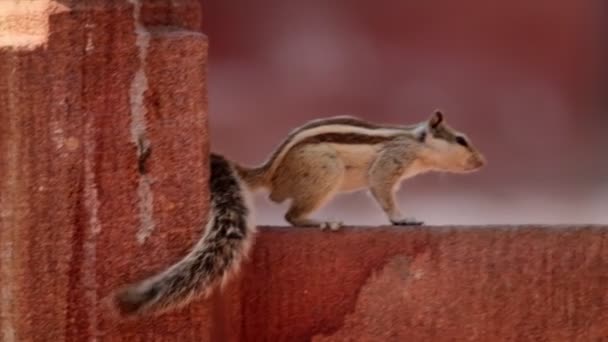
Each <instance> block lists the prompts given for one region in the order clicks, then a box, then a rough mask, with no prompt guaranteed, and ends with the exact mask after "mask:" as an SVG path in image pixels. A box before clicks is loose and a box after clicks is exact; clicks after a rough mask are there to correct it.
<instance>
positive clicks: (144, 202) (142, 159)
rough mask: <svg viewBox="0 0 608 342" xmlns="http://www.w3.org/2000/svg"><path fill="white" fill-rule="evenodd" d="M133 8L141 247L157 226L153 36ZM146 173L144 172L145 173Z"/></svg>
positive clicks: (133, 96) (134, 120) (134, 131)
mask: <svg viewBox="0 0 608 342" xmlns="http://www.w3.org/2000/svg"><path fill="white" fill-rule="evenodd" d="M129 3H131V4H132V5H133V23H134V26H135V37H136V39H135V45H136V46H137V48H138V49H139V68H138V69H137V71H136V72H135V76H134V78H133V81H132V82H131V89H130V94H129V95H130V96H129V98H130V104H131V139H132V141H133V143H134V144H135V146H136V148H137V158H138V171H139V172H140V175H139V180H138V186H137V196H138V198H139V201H138V210H139V220H140V227H139V230H138V232H137V241H138V242H139V243H140V244H142V243H144V242H145V241H146V239H147V238H148V237H149V236H150V234H152V232H153V231H154V228H155V222H154V217H153V213H154V193H153V192H152V188H151V184H152V181H151V179H150V177H149V176H148V175H147V174H146V172H145V171H146V168H145V163H146V161H147V159H148V158H149V156H150V151H151V150H150V141H149V139H148V138H147V136H146V106H145V103H144V100H145V93H146V91H147V90H148V78H147V76H146V58H147V54H148V46H149V45H150V32H148V30H147V29H146V27H145V26H144V25H143V24H142V22H141V17H140V15H141V1H140V0H129ZM142 171H143V172H142Z"/></svg>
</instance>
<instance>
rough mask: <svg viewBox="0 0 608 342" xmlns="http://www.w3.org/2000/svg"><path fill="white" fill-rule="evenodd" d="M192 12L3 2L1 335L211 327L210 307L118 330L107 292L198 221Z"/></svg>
mask: <svg viewBox="0 0 608 342" xmlns="http://www.w3.org/2000/svg"><path fill="white" fill-rule="evenodd" d="M200 21H201V9H200V4H199V1H196V0H172V1H170V0H164V1H163V0H120V1H119V0H116V1H108V0H87V1H82V0H56V1H52V2H51V1H28V2H25V1H18V0H5V1H3V4H2V5H1V6H0V205H1V207H0V219H1V221H0V224H1V226H0V252H1V254H0V340H1V341H6V342H10V341H30V340H36V341H64V340H78V341H82V340H91V339H95V338H102V337H111V338H110V339H112V340H116V339H117V340H120V339H123V338H124V340H132V339H131V337H133V336H138V338H144V339H145V338H146V336H152V335H154V336H157V337H158V336H165V337H166V338H170V339H174V340H188V337H191V336H198V337H200V338H203V339H204V338H205V336H206V335H208V334H209V331H208V329H207V326H208V325H206V324H205V320H207V319H208V318H207V317H209V315H208V314H207V311H206V310H208V309H207V308H208V307H209V306H205V305H200V306H197V307H192V308H190V309H185V310H182V311H180V312H176V313H173V314H171V315H169V317H170V318H167V317H168V316H164V318H162V317H161V318H156V319H152V318H149V319H144V320H141V321H137V322H127V323H125V324H119V325H118V326H117V325H115V324H114V323H112V322H111V321H110V320H108V319H107V318H106V316H105V315H104V310H105V306H104V300H103V299H104V298H105V296H107V295H108V294H109V292H110V291H111V290H112V289H113V288H114V287H116V286H119V285H122V284H125V283H126V282H129V281H131V280H134V279H137V278H139V277H142V276H146V275H148V274H150V273H152V272H154V271H156V270H159V269H161V268H163V267H165V266H166V265H168V264H169V263H171V262H173V261H174V260H176V258H178V257H179V256H181V255H183V254H184V253H185V252H186V251H187V250H188V249H189V248H190V246H191V243H192V242H193V241H194V239H195V238H196V237H197V236H198V235H199V233H200V232H201V230H202V227H203V224H204V222H205V220H206V217H205V215H206V214H205V213H206V211H207V205H208V193H207V179H208V174H207V163H208V148H209V147H208V138H207V101H206V63H207V39H206V37H205V36H204V35H203V34H202V33H201V32H200ZM188 310H190V311H188ZM192 317H196V318H192ZM201 317H202V318H201ZM193 320H194V321H195V322H193ZM185 327H190V328H189V329H185Z"/></svg>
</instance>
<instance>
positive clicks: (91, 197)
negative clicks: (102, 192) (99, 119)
mask: <svg viewBox="0 0 608 342" xmlns="http://www.w3.org/2000/svg"><path fill="white" fill-rule="evenodd" d="M88 115H89V122H87V123H86V125H85V138H84V140H85V143H84V205H85V208H86V211H87V216H88V218H89V221H88V226H87V227H88V230H87V231H85V239H84V260H83V267H82V279H83V286H84V291H85V298H86V300H87V303H88V304H89V305H91V309H90V311H89V312H90V317H89V323H90V324H89V327H90V329H91V331H90V336H91V338H92V340H93V341H96V340H97V336H98V329H97V323H98V322H97V272H96V267H97V235H98V234H99V233H100V232H101V222H100V221H99V215H98V212H99V196H98V191H97V183H96V182H95V149H96V143H95V133H94V126H93V122H92V119H91V118H90V115H91V114H88Z"/></svg>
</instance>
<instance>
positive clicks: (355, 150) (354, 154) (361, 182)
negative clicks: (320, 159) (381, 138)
mask: <svg viewBox="0 0 608 342" xmlns="http://www.w3.org/2000/svg"><path fill="white" fill-rule="evenodd" d="M332 147H333V148H334V149H335V151H336V154H337V156H338V158H339V159H340V160H341V161H342V164H343V165H344V178H343V179H342V184H341V185H340V188H339V189H340V190H339V191H340V192H350V191H356V190H360V189H362V188H366V187H367V184H368V181H367V179H368V177H367V175H368V171H369V168H370V165H371V163H372V162H373V161H374V160H375V158H376V155H377V154H378V149H379V146H375V145H369V144H361V145H357V144H332Z"/></svg>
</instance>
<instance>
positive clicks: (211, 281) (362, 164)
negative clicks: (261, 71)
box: [113, 111, 485, 316]
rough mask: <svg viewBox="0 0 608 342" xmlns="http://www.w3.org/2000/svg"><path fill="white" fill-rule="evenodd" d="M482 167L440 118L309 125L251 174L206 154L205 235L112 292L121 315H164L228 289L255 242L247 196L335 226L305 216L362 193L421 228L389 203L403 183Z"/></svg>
mask: <svg viewBox="0 0 608 342" xmlns="http://www.w3.org/2000/svg"><path fill="white" fill-rule="evenodd" d="M484 164H485V159H484V157H483V156H482V154H481V153H480V152H479V151H478V150H477V149H476V148H475V147H473V145H472V144H471V141H470V140H469V139H468V138H467V137H466V136H465V135H464V134H462V133H460V132H457V131H455V130H454V129H453V128H451V127H449V126H448V125H447V124H446V122H445V121H444V116H443V114H442V113H441V112H440V111H435V112H434V113H433V114H432V115H431V116H430V118H429V119H428V120H426V121H424V122H421V123H418V124H415V125H412V126H398V125H378V124H373V123H370V122H366V121H363V120H361V119H358V118H355V117H350V116H336V117H330V118H325V119H318V120H313V121H310V122H308V123H306V124H304V125H303V126H301V127H299V128H297V129H295V130H293V131H292V132H291V133H290V134H289V135H288V136H287V138H286V139H285V140H284V141H283V142H282V143H281V144H280V145H279V146H278V148H277V149H276V150H275V151H274V153H272V155H271V156H270V158H269V159H268V160H267V161H266V162H265V163H264V164H263V165H261V166H259V167H256V168H249V167H244V166H241V165H239V164H237V163H235V162H232V161H229V160H227V159H225V158H224V157H222V156H221V155H218V154H211V162H210V168H211V175H210V181H209V187H210V192H211V212H210V215H209V222H208V223H207V228H206V231H205V234H204V235H203V237H202V238H201V239H200V241H199V242H198V243H197V244H196V245H195V246H194V247H193V248H192V250H191V252H190V253H189V254H188V255H186V256H185V257H184V258H183V259H181V260H180V261H178V262H177V263H175V264H174V265H172V266H170V267H169V268H168V269H166V270H165V271H163V272H161V273H159V274H157V275H154V276H151V277H150V278H147V279H144V280H142V281H140V282H137V283H135V284H131V285H129V286H127V287H125V288H122V289H120V290H118V291H117V292H116V293H115V295H114V297H113V299H114V303H115V304H116V306H117V308H118V311H119V312H120V314H121V315H123V316H132V315H134V314H138V313H144V312H155V313H159V312H163V311H165V310H167V309H169V308H173V307H178V306H181V305H184V304H186V303H188V302H189V301H190V299H193V298H195V297H198V296H200V295H202V294H204V295H205V296H206V295H207V294H208V293H209V292H210V291H211V289H212V288H213V287H214V285H216V284H217V283H220V282H221V283H222V284H223V283H225V282H226V281H227V280H228V279H229V276H230V274H233V273H234V272H236V270H237V269H238V266H239V264H240V262H241V260H242V259H244V258H245V257H247V255H248V251H249V247H250V246H251V244H252V242H253V240H254V235H255V225H254V223H253V222H251V221H252V220H251V218H250V217H251V211H252V209H251V207H250V205H249V204H248V202H247V197H248V193H249V191H250V190H255V189H258V188H266V189H267V190H268V191H269V193H270V199H271V200H272V201H273V202H277V203H280V202H283V201H285V200H287V199H291V204H290V207H289V210H288V211H287V214H286V215H285V219H286V220H287V221H288V222H289V223H290V224H292V225H294V226H303V227H312V226H316V227H321V228H322V229H324V228H330V229H332V230H335V229H338V228H339V227H340V226H341V223H340V222H319V221H316V220H313V219H310V218H308V216H309V215H310V214H311V213H312V212H313V211H315V210H316V209H317V208H319V207H321V206H322V205H323V204H324V203H326V202H327V201H328V200H329V199H330V198H331V197H332V196H333V195H335V194H336V193H339V192H349V191H355V190H359V189H363V188H368V189H369V190H370V192H371V194H372V196H373V197H374V198H375V200H376V201H377V202H378V204H379V205H380V207H381V208H382V210H383V211H384V212H385V214H386V215H387V217H388V219H389V220H390V222H391V223H392V224H394V225H420V224H422V222H421V221H418V220H416V219H414V218H408V217H405V216H404V215H403V213H402V212H401V211H400V210H399V208H398V206H397V205H396V203H395V195H394V194H395V191H396V189H397V188H398V186H399V184H400V182H401V180H403V179H405V178H410V177H413V176H415V175H417V174H420V173H423V172H427V171H444V172H454V173H466V172H472V171H476V170H478V169H479V168H481V167H482V166H483V165H484Z"/></svg>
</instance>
